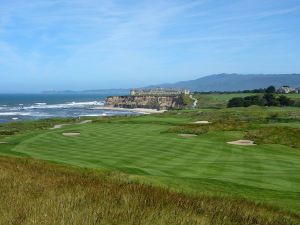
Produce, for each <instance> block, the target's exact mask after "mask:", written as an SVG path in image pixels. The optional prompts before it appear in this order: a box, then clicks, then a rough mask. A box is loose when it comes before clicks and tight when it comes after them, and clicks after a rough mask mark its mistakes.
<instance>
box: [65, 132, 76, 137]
mask: <svg viewBox="0 0 300 225" xmlns="http://www.w3.org/2000/svg"><path fill="white" fill-rule="evenodd" d="M63 135H64V136H79V135H80V133H75V132H72V133H63Z"/></svg>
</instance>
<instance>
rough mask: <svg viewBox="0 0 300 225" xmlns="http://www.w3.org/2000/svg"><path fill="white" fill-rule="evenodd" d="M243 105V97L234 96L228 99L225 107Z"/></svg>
mask: <svg viewBox="0 0 300 225" xmlns="http://www.w3.org/2000/svg"><path fill="white" fill-rule="evenodd" d="M243 106H244V98H241V97H236V98H232V99H230V100H229V101H228V104H227V107H229V108H231V107H243Z"/></svg>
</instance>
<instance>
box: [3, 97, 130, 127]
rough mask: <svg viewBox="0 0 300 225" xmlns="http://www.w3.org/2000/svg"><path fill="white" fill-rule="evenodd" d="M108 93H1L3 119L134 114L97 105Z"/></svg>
mask: <svg viewBox="0 0 300 225" xmlns="http://www.w3.org/2000/svg"><path fill="white" fill-rule="evenodd" d="M110 95H111V93H110ZM106 97H107V95H105V94H0V123H7V122H12V121H19V120H37V119H44V118H54V117H82V116H114V115H124V114H133V112H129V111H113V110H103V109H95V107H97V106H103V105H104V102H105V98H106Z"/></svg>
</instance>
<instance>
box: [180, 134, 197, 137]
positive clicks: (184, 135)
mask: <svg viewBox="0 0 300 225" xmlns="http://www.w3.org/2000/svg"><path fill="white" fill-rule="evenodd" d="M178 136H180V137H197V135H196V134H178Z"/></svg>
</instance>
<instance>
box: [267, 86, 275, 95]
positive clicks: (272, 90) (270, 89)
mask: <svg viewBox="0 0 300 225" xmlns="http://www.w3.org/2000/svg"><path fill="white" fill-rule="evenodd" d="M275 92H276V88H275V87H274V86H273V85H271V86H269V87H267V88H266V93H271V94H274V93H275Z"/></svg>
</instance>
